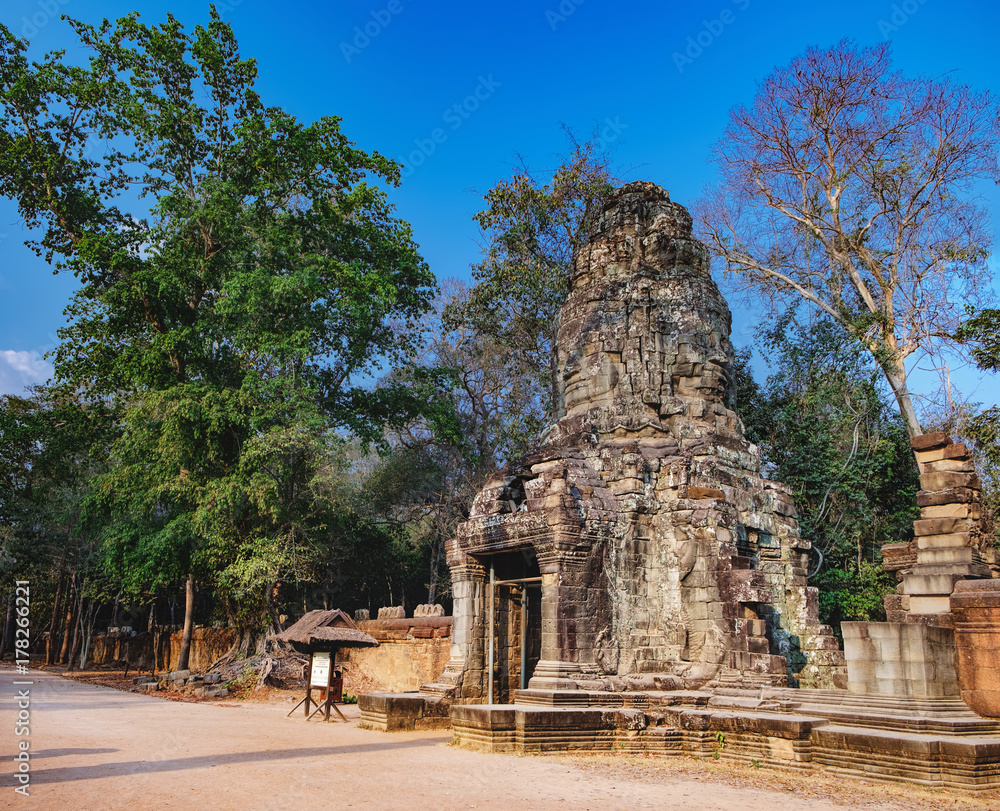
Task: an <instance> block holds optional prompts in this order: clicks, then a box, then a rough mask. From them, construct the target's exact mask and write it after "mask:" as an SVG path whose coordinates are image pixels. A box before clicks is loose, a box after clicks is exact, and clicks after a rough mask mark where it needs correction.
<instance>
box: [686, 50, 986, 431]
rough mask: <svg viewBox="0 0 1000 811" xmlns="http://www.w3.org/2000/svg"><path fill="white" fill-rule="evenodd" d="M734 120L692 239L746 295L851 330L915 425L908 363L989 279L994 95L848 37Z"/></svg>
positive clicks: (801, 64)
mask: <svg viewBox="0 0 1000 811" xmlns="http://www.w3.org/2000/svg"><path fill="white" fill-rule="evenodd" d="M730 115H731V121H730V124H729V126H728V127H727V129H726V131H725V134H724V135H723V138H722V140H720V141H719V143H718V144H717V145H716V147H715V150H714V158H715V161H716V162H717V163H718V165H719V167H720V172H721V178H720V180H719V182H718V184H717V185H715V186H714V187H713V188H710V189H709V190H708V191H707V193H706V196H705V197H704V198H703V199H702V200H700V201H699V203H698V206H697V213H698V219H699V220H700V222H701V228H702V238H703V239H705V241H706V242H707V243H708V244H709V246H710V247H711V248H712V250H713V251H714V252H715V253H716V254H717V255H718V256H719V257H721V258H722V259H723V261H724V262H725V268H726V271H727V272H729V273H732V274H735V276H736V279H737V281H738V283H740V284H741V285H742V286H743V288H744V289H745V290H748V291H755V292H758V293H760V294H763V295H764V296H765V297H767V298H768V299H769V300H770V301H772V302H773V303H776V304H784V305H787V304H788V302H789V301H796V300H805V301H806V302H808V303H809V304H810V305H811V306H813V307H816V308H818V309H819V310H821V311H822V312H823V313H825V314H826V315H827V316H829V317H830V318H831V319H833V320H834V321H835V322H836V323H837V324H839V325H840V326H841V327H843V328H844V329H845V330H846V331H847V332H848V333H849V334H850V335H852V336H853V337H854V338H855V339H856V340H857V341H858V342H859V343H860V344H861V345H862V346H863V347H864V349H865V350H867V351H868V352H870V353H871V354H872V356H873V357H874V358H875V360H876V361H877V363H878V365H879V367H880V368H881V370H882V372H883V373H884V375H885V379H886V380H887V382H888V384H889V386H890V388H891V389H892V393H893V395H894V396H895V398H896V401H897V403H898V404H899V409H900V412H901V413H902V415H903V417H904V419H905V421H906V425H907V429H908V431H909V433H910V435H911V436H915V435H917V434H920V433H921V427H920V421H919V419H918V417H917V413H916V410H915V408H914V406H913V403H912V402H911V398H910V390H909V388H908V386H907V365H906V362H907V359H908V358H910V357H911V356H913V355H915V353H920V352H930V351H935V349H936V348H938V347H940V346H941V344H942V342H947V341H948V340H949V336H951V335H952V334H953V333H954V331H955V329H956V327H957V326H958V324H959V323H960V322H961V320H962V316H963V315H964V313H965V310H964V309H963V308H962V307H961V306H960V305H961V303H962V302H963V301H970V300H976V299H977V297H978V295H979V292H980V288H981V287H982V286H983V283H984V281H986V280H987V279H988V278H989V275H988V270H987V265H986V260H987V257H988V253H989V246H990V242H991V239H990V237H991V234H990V230H989V223H988V217H987V213H986V211H985V209H984V208H983V207H982V205H981V203H980V201H979V200H978V199H977V197H976V188H975V186H976V184H977V183H978V182H980V181H983V180H985V179H994V180H996V181H998V182H1000V170H998V165H997V144H998V140H1000V139H998V129H1000V127H998V107H997V103H996V100H995V99H994V98H993V97H992V96H991V95H990V94H989V93H986V92H976V91H974V90H972V89H970V88H969V87H966V86H964V85H962V84H959V83H957V82H955V81H953V80H951V79H949V78H943V79H931V78H926V77H916V78H909V77H906V76H903V75H902V74H901V73H899V72H897V71H894V70H893V69H892V65H891V60H890V54H889V47H888V45H885V44H883V45H877V46H873V47H870V48H861V47H857V46H855V45H853V44H852V43H851V42H849V41H846V40H845V41H842V42H840V43H838V44H837V45H836V46H834V47H832V48H823V49H819V48H811V49H809V50H808V51H807V52H806V53H805V54H804V55H803V56H799V57H797V58H796V59H794V60H793V61H792V62H791V64H790V65H788V66H787V67H784V68H780V69H778V70H776V71H775V72H774V73H773V74H772V75H771V76H770V77H768V78H767V79H766V80H765V81H764V82H763V83H762V84H761V85H760V88H759V90H758V93H757V96H756V98H755V99H754V101H753V104H752V105H751V106H749V107H744V106H741V107H738V108H736V109H735V110H733V111H732V113H731V114H730Z"/></svg>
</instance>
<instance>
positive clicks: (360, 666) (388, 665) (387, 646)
mask: <svg viewBox="0 0 1000 811" xmlns="http://www.w3.org/2000/svg"><path fill="white" fill-rule="evenodd" d="M357 625H358V629H359V630H361V631H364V632H365V633H366V634H370V635H371V636H373V637H375V639H377V640H378V642H379V646H378V647H377V648H345V649H343V650H341V651H339V652H338V653H337V660H338V661H340V662H344V663H345V664H347V668H345V669H346V670H348V671H349V672H350V674H351V678H352V680H353V682H356V683H361V684H375V685H379V687H378V688H377V689H380V690H387V691H389V692H392V693H404V692H408V691H411V690H416V689H418V688H419V687H420V685H421V684H424V683H426V682H433V681H435V680H436V679H437V678H438V677H439V676H440V675H441V673H442V671H443V670H444V668H445V665H446V664H447V663H448V657H449V656H450V653H451V626H452V618H451V617H443V616H434V617H426V616H425V617H414V618H410V619H405V618H404V619H388V620H387V619H381V620H361V621H360V622H358V623H357Z"/></svg>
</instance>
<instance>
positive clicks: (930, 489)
mask: <svg viewBox="0 0 1000 811" xmlns="http://www.w3.org/2000/svg"><path fill="white" fill-rule="evenodd" d="M911 444H912V445H913V449H914V451H916V455H917V462H918V463H919V466H920V492H919V493H918V494H917V502H918V503H919V504H920V519H919V520H917V521H914V522H913V534H914V536H915V541H916V547H917V552H916V562H915V565H914V566H913V567H912V568H911V569H910V570H909V571H908V572H907V573H906V574H905V575H904V576H903V589H902V591H903V595H905V596H908V597H909V601H908V603H909V604H908V609H909V613H910V616H909V618H908V620H909V621H911V622H912V621H914V620H915V619H917V617H919V616H921V615H922V616H924V617H925V618H926V619H927V620H933V619H934V618H939V617H945V616H948V615H950V612H951V606H950V603H949V598H950V597H951V593H952V591H953V590H954V588H955V583H956V582H957V581H960V580H965V579H970V578H971V579H975V578H988V577H990V575H991V572H990V569H989V566H988V565H987V563H986V562H985V561H984V560H983V558H982V555H981V552H980V549H979V544H978V543H977V542H978V540H979V538H978V535H979V534H980V533H979V519H980V503H979V502H980V498H979V486H980V485H979V479H978V478H977V476H976V473H975V469H974V467H973V465H972V459H971V458H970V456H969V453H968V450H967V449H966V447H965V445H962V444H953V443H952V442H951V439H950V438H949V436H948V435H947V434H944V433H935V434H924V435H923V436H917V437H914V438H913V439H912V440H911Z"/></svg>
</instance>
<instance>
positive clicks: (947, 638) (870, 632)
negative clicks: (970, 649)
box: [841, 622, 958, 698]
mask: <svg viewBox="0 0 1000 811" xmlns="http://www.w3.org/2000/svg"><path fill="white" fill-rule="evenodd" d="M841 627H842V629H843V632H844V655H845V657H846V659H847V689H848V690H849V691H850V692H852V693H859V694H875V695H891V696H911V697H913V698H944V697H946V696H957V695H958V676H957V674H956V671H955V632H954V631H953V630H952V629H951V628H943V627H941V626H938V625H923V624H917V623H908V622H845V623H843V625H842V626H841Z"/></svg>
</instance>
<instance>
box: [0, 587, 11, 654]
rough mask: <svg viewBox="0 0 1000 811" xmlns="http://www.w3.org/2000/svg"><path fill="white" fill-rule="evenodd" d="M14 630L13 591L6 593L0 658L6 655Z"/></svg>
mask: <svg viewBox="0 0 1000 811" xmlns="http://www.w3.org/2000/svg"><path fill="white" fill-rule="evenodd" d="M13 631H14V592H11V593H10V594H8V595H7V616H6V617H5V618H4V622H3V639H2V640H0V659H3V657H4V656H6V655H7V647H8V645H10V642H11V637H12V636H13Z"/></svg>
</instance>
